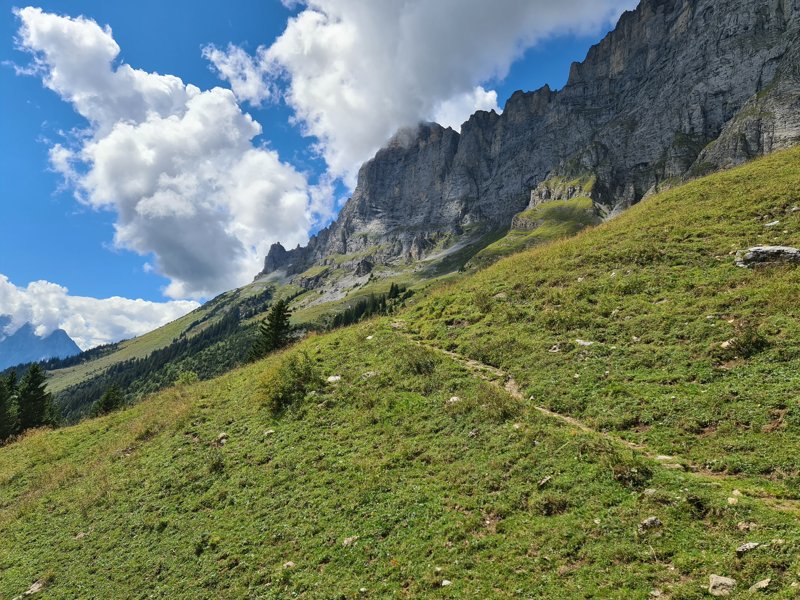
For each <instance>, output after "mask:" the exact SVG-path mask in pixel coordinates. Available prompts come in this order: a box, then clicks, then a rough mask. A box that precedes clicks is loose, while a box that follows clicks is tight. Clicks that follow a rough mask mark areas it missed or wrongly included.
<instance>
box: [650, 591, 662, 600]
mask: <svg viewBox="0 0 800 600" xmlns="http://www.w3.org/2000/svg"><path fill="white" fill-rule="evenodd" d="M648 595H649V596H650V598H663V597H664V592H662V591H661V590H652V591H651V592H650V594H648Z"/></svg>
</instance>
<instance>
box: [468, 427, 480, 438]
mask: <svg viewBox="0 0 800 600" xmlns="http://www.w3.org/2000/svg"><path fill="white" fill-rule="evenodd" d="M469 437H471V438H474V437H478V430H477V429H473V430H472V431H470V432H469Z"/></svg>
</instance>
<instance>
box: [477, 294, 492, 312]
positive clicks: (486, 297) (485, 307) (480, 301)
mask: <svg viewBox="0 0 800 600" xmlns="http://www.w3.org/2000/svg"><path fill="white" fill-rule="evenodd" d="M472 301H473V303H474V304H475V308H477V309H478V311H479V312H480V313H481V314H482V315H487V314H489V312H490V311H491V310H492V304H493V302H492V295H491V294H490V293H489V292H487V291H486V290H478V291H477V292H475V293H474V294H473V295H472Z"/></svg>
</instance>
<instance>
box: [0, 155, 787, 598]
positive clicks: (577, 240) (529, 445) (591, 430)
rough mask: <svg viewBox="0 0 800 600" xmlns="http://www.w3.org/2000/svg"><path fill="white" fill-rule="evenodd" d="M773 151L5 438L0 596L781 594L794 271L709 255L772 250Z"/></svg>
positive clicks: (0, 468)
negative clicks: (300, 336)
mask: <svg viewBox="0 0 800 600" xmlns="http://www.w3.org/2000/svg"><path fill="white" fill-rule="evenodd" d="M798 167H800V151H797V150H792V151H788V152H783V153H779V154H776V155H774V156H771V157H769V158H765V159H760V160H758V161H756V162H754V163H752V164H750V165H747V166H744V167H741V168H738V169H735V170H732V171H730V172H726V173H722V174H718V175H713V176H710V177H707V178H705V179H701V180H697V181H694V182H691V183H688V184H686V185H682V186H678V187H675V188H674V189H670V190H668V191H666V192H663V193H661V194H658V195H656V196H653V197H651V198H648V199H647V200H645V201H643V202H641V203H640V204H639V205H637V206H636V207H634V208H632V209H631V210H629V211H628V212H626V213H625V214H624V215H622V216H620V217H619V218H617V219H615V220H613V221H611V222H608V223H606V224H603V225H600V226H597V227H592V228H590V229H588V230H586V231H584V232H583V233H581V234H578V235H577V236H576V237H572V238H569V239H564V240H560V241H555V242H551V243H549V244H545V245H542V246H539V247H536V248H534V249H532V250H528V251H525V252H522V253H519V254H515V255H513V256H511V257H509V258H506V259H503V260H501V261H500V262H498V263H497V264H495V265H493V266H491V267H488V268H486V269H484V270H481V271H479V272H477V273H475V274H472V273H468V274H465V275H464V276H463V277H461V278H459V279H457V280H454V281H452V282H448V283H445V284H442V285H440V286H438V287H434V288H432V289H431V290H430V292H428V293H426V294H425V295H423V296H420V297H418V298H415V299H414V301H413V302H412V303H411V304H410V305H409V306H408V307H406V308H404V309H401V310H399V311H398V312H396V313H395V314H393V315H391V316H388V317H378V318H373V319H370V320H367V321H364V322H362V323H360V324H357V325H354V326H350V327H346V328H343V329H339V330H336V331H334V332H331V333H324V334H318V335H311V336H309V337H307V338H306V339H304V340H302V341H299V342H296V343H294V344H293V345H292V346H290V347H289V348H287V349H285V350H281V351H278V352H277V353H273V354H270V355H269V356H267V357H266V358H264V359H261V360H259V361H257V362H255V363H253V364H251V365H248V366H246V367H243V368H240V369H237V370H234V371H232V372H231V373H229V374H226V375H223V376H222V377H220V378H218V379H213V380H210V381H207V382H201V383H193V384H185V385H178V386H175V387H172V388H169V389H167V390H165V391H163V392H160V393H158V394H155V395H153V396H151V397H148V398H147V399H145V400H144V401H142V402H140V403H138V404H137V405H135V406H133V407H131V408H128V409H125V410H121V411H118V412H114V413H112V414H110V415H108V416H105V417H100V418H95V419H90V420H87V421H85V422H83V423H81V424H79V425H76V426H73V427H66V428H63V429H58V430H55V431H47V430H35V431H31V432H28V433H27V434H25V435H24V436H23V437H22V439H20V440H18V441H16V442H15V443H13V444H10V445H8V446H6V447H5V448H3V449H2V451H1V452H0V482H2V485H1V486H0V511H2V512H0V535H1V536H2V539H3V544H2V551H1V552H0V568H2V573H3V577H2V583H1V584H0V594H2V595H3V596H8V597H13V596H14V594H17V593H19V592H20V590H22V591H24V590H25V589H28V587H29V586H30V585H31V584H33V583H34V582H37V581H40V582H42V583H43V584H44V586H45V593H46V595H47V596H48V597H53V598H71V597H76V596H77V597H87V598H88V597H95V598H98V597H139V596H153V597H162V596H163V597H172V598H200V597H263V598H286V597H292V596H298V597H309V598H317V597H319V598H334V597H335V598H360V597H445V598H447V597H452V598H461V597H477V598H489V597H497V598H502V597H509V598H515V597H524V598H531V597H532V598H572V597H608V598H645V597H648V595H649V596H651V597H656V596H657V595H662V596H664V597H671V598H703V597H706V595H707V594H708V592H707V588H708V586H709V580H710V578H711V576H713V575H718V576H720V577H726V578H731V579H733V580H735V581H736V589H743V590H745V592H746V590H747V589H748V588H750V587H751V586H753V585H755V584H758V583H759V582H764V581H767V580H769V583H768V584H765V588H764V589H765V590H766V593H768V594H770V596H771V597H776V598H791V597H795V594H796V593H797V586H798V578H800V560H798V550H800V530H799V529H798V527H797V518H798V514H799V513H800V494H798V491H797V490H798V475H797V474H798V468H799V467H800V462H799V461H800V458H798V453H797V452H796V449H797V447H798V446H797V444H798V436H800V413H798V406H797V400H798V397H797V390H798V388H799V386H800V374H799V373H800V344H798V310H800V304H798V302H797V290H798V284H800V271H798V269H797V267H795V266H791V265H775V266H769V267H762V268H759V269H744V268H741V267H738V266H737V265H736V264H735V254H736V252H737V251H738V250H740V249H743V248H748V247H749V246H752V245H758V244H765V243H771V242H772V241H773V238H775V237H780V239H781V240H782V241H784V242H787V243H798V242H800V211H798V210H794V209H796V208H797V206H798V204H800V192H798V190H800V168H798ZM774 220H781V221H782V224H781V230H780V232H778V233H776V232H775V231H774V230H773V229H772V228H766V227H765V224H766V223H769V222H772V221H774ZM728 342H730V343H728ZM751 546H752V548H751ZM145 589H146V590H148V591H147V593H146V594H143V593H142V592H141V591H142V590H145ZM753 593H755V592H753ZM759 593H761V592H759ZM743 597H745V595H743Z"/></svg>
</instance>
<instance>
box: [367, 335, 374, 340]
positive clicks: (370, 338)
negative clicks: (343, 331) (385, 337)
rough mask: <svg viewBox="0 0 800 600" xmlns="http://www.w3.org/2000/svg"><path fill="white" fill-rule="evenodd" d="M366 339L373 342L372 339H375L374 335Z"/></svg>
mask: <svg viewBox="0 0 800 600" xmlns="http://www.w3.org/2000/svg"><path fill="white" fill-rule="evenodd" d="M367 339H368V340H374V339H375V336H374V335H368V336H367Z"/></svg>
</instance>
